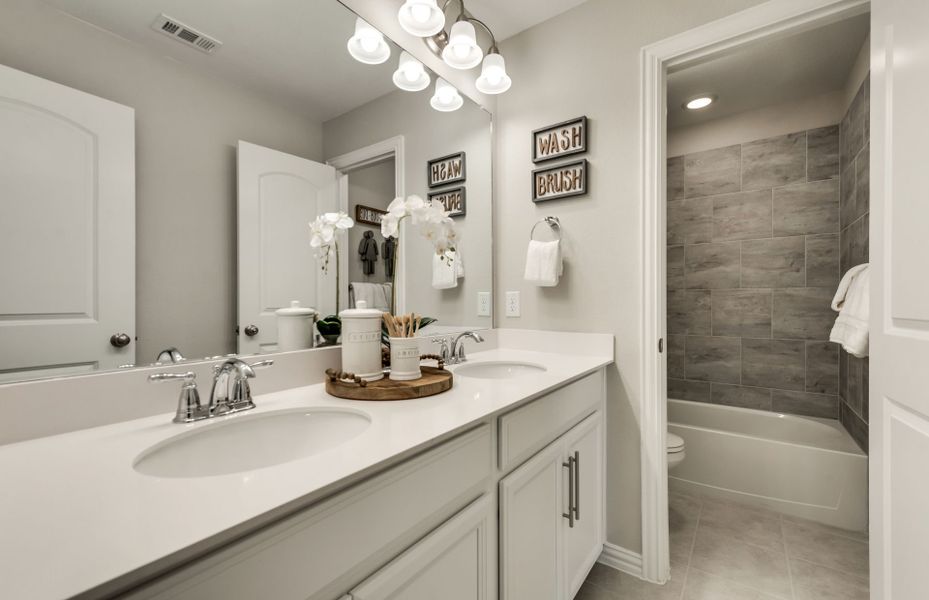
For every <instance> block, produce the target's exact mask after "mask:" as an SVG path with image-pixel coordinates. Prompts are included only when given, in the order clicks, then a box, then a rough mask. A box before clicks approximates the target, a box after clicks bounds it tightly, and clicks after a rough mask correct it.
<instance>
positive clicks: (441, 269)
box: [432, 250, 464, 290]
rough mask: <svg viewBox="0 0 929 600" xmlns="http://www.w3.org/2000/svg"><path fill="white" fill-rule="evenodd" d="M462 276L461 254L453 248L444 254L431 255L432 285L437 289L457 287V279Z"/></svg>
mask: <svg viewBox="0 0 929 600" xmlns="http://www.w3.org/2000/svg"><path fill="white" fill-rule="evenodd" d="M461 277H464V263H463V262H462V260H461V254H460V253H459V252H455V251H453V250H449V251H448V252H446V253H445V256H444V257H443V256H440V255H438V254H435V255H433V256H432V287H433V288H435V289H437V290H447V289H451V288H455V287H458V279H459V278H461Z"/></svg>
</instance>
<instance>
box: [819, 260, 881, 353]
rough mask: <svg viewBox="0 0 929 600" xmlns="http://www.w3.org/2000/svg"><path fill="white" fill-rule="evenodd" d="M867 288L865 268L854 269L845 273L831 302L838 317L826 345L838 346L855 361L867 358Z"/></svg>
mask: <svg viewBox="0 0 929 600" xmlns="http://www.w3.org/2000/svg"><path fill="white" fill-rule="evenodd" d="M870 288H871V273H870V270H869V269H868V265H867V264H863V265H858V266H857V267H852V268H851V269H849V270H848V272H847V273H845V276H844V277H842V281H841V282H839V289H838V290H837V291H836V293H835V298H833V299H832V310H835V311H838V313H839V316H838V318H836V320H835V325H834V326H833V327H832V333H830V334H829V341H831V342H835V343H837V344H841V345H842V347H843V348H845V351H846V352H848V353H849V354H851V355H853V356H857V357H858V358H864V357H865V356H867V355H868V339H869V330H868V317H869V316H870V312H871V299H870V291H871V290H870Z"/></svg>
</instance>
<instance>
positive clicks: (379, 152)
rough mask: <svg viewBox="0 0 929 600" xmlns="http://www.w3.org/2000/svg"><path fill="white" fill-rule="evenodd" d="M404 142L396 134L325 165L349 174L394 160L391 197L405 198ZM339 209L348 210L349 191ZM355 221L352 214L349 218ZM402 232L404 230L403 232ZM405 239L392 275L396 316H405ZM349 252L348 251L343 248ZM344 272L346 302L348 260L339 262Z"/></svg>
mask: <svg viewBox="0 0 929 600" xmlns="http://www.w3.org/2000/svg"><path fill="white" fill-rule="evenodd" d="M405 144H406V142H405V140H404V138H403V136H402V135H397V136H394V137H392V138H388V139H386V140H382V141H380V142H375V143H373V144H370V145H368V146H365V147H363V148H358V149H357V150H352V151H351V152H346V153H345V154H340V155H339V156H335V157H333V158H330V159H329V160H327V161H326V164H327V165H330V166H332V167H334V168H335V169H336V170H338V171H339V172H341V173H346V174H351V171H354V170H355V169H360V168H362V167H366V166H368V165H370V164H372V163H376V162H378V161H381V160H385V159H388V158H393V159H394V195H395V196H396V197H404V196H406V158H405V150H404V148H405ZM340 203H341V205H342V206H341V210H343V211H347V210H348V192H347V190H346V191H345V193H344V194H341V198H340ZM349 216H350V217H352V218H355V216H354V215H349ZM404 225H405V223H404ZM404 231H405V230H404ZM405 237H406V236H404V235H402V232H401V236H400V243H399V244H398V250H397V251H398V252H399V253H400V255H399V260H398V261H397V271H396V273H394V287H395V288H396V296H397V306H396V307H395V310H394V312H395V313H396V314H398V315H400V314H405V313H406V285H404V282H405V281H406V269H407V267H406V252H404V251H403V239H404V238H405ZM346 252H350V249H346ZM342 265H343V266H344V267H345V272H344V273H342V288H343V290H342V293H343V296H342V297H343V298H345V299H346V301H347V299H348V266H347V265H348V260H347V258H346V260H343V261H342Z"/></svg>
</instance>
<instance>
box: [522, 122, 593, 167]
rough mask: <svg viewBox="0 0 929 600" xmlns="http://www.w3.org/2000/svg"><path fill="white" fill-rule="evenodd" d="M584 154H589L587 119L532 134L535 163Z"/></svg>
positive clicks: (546, 128)
mask: <svg viewBox="0 0 929 600" xmlns="http://www.w3.org/2000/svg"><path fill="white" fill-rule="evenodd" d="M582 152H587V117H578V118H577V119H572V120H570V121H565V122H563V123H557V124H555V125H549V126H548V127H543V128H542V129H536V130H535V131H533V132H532V162H534V163H540V162H545V161H547V160H553V159H555V158H562V157H564V156H570V155H572V154H580V153H582Z"/></svg>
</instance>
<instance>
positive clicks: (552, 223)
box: [529, 217, 561, 242]
mask: <svg viewBox="0 0 929 600" xmlns="http://www.w3.org/2000/svg"><path fill="white" fill-rule="evenodd" d="M542 223H545V224H546V225H548V227H549V229H551V230H552V232H553V233H554V234H555V235H556V236H557V237H558V241H559V242H560V241H561V221H560V220H558V217H545V218H544V219H539V220H538V221H536V224H535V225H533V226H532V231H530V232H529V239H530V240H532V239H535V230H536V227H538V226H539V225H541V224H542Z"/></svg>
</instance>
